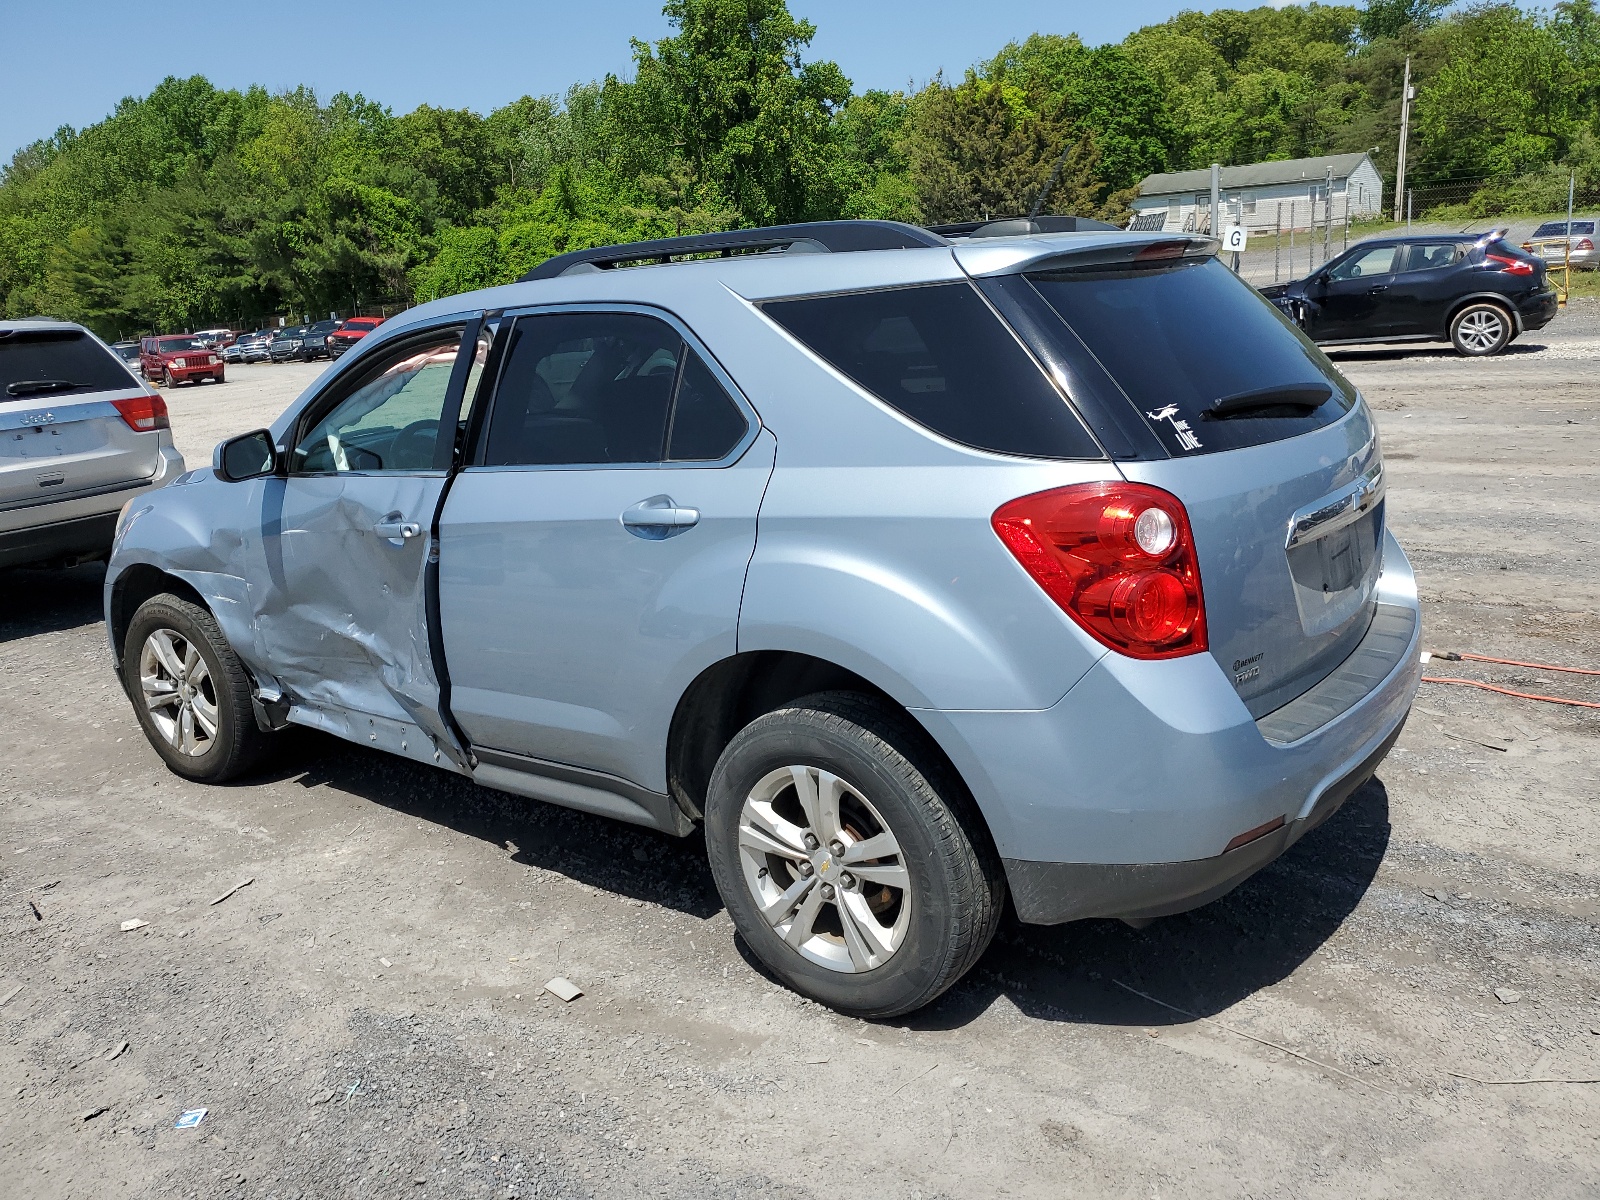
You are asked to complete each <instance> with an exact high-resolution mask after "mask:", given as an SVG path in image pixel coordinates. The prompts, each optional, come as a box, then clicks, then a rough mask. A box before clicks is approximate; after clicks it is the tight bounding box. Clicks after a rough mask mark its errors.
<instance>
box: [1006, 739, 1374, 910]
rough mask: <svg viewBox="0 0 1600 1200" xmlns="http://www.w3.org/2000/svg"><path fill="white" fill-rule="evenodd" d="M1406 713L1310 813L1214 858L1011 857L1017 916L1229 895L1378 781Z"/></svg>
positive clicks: (1172, 904)
mask: <svg viewBox="0 0 1600 1200" xmlns="http://www.w3.org/2000/svg"><path fill="white" fill-rule="evenodd" d="M1404 726H1405V716H1404V715H1402V716H1401V718H1400V723H1399V724H1398V725H1396V726H1395V727H1394V729H1393V730H1392V731H1391V732H1390V733H1389V735H1388V736H1387V737H1385V738H1384V740H1383V741H1382V742H1381V743H1380V744H1379V745H1378V747H1377V749H1375V750H1373V751H1372V753H1370V754H1369V755H1367V757H1366V758H1365V759H1363V760H1362V761H1361V763H1359V764H1358V765H1357V766H1356V767H1355V769H1354V770H1352V771H1349V772H1347V773H1346V774H1345V775H1343V776H1341V777H1340V778H1339V779H1337V780H1335V781H1334V782H1333V783H1332V784H1331V785H1329V786H1328V787H1327V788H1326V789H1324V791H1323V792H1322V793H1321V795H1319V796H1318V797H1317V798H1316V800H1315V802H1314V803H1313V804H1312V806H1311V808H1310V810H1309V811H1308V812H1307V813H1306V814H1305V815H1304V816H1297V817H1296V818H1295V819H1294V820H1293V821H1289V822H1286V823H1285V824H1283V825H1280V826H1279V827H1278V828H1277V829H1274V830H1272V831H1271V832H1270V833H1266V834H1264V835H1262V836H1261V837H1258V838H1256V839H1255V840H1254V841H1252V842H1247V843H1246V844H1245V845H1243V846H1240V847H1239V848H1238V849H1236V850H1229V851H1226V852H1224V853H1222V854H1218V855H1216V856H1215V857H1213V858H1199V859H1191V860H1190V861H1188V862H1175V863H1044V862H1034V861H1031V860H1028V859H1009V858H1008V859H1006V860H1004V861H1005V868H1006V877H1007V880H1008V882H1009V883H1010V885H1011V897H1012V901H1013V902H1014V903H1015V904H1016V907H1017V916H1018V917H1019V918H1020V919H1021V920H1023V921H1025V922H1027V923H1028V924H1030V925H1060V924H1062V923H1063V922H1066V921H1077V920H1082V919H1083V918H1085V917H1120V918H1122V919H1123V920H1129V921H1140V920H1149V919H1152V918H1155V917H1169V916H1172V915H1173V914H1175V913H1181V912H1188V911H1189V910H1190V909H1193V908H1199V907H1200V906H1201V905H1202V904H1209V903H1210V902H1211V901H1213V900H1216V899H1218V898H1219V897H1221V896H1225V895H1227V894H1228V893H1229V892H1231V891H1232V890H1233V889H1234V888H1236V887H1238V886H1239V885H1240V884H1241V883H1243V882H1244V881H1245V880H1246V879H1249V878H1250V876H1252V875H1254V874H1255V873H1256V872H1257V871H1259V870H1261V869H1262V868H1263V867H1265V866H1267V865H1268V864H1270V863H1271V862H1272V861H1273V860H1274V859H1276V858H1277V857H1278V856H1279V855H1281V854H1282V853H1283V852H1284V851H1285V850H1287V849H1288V848H1289V847H1290V846H1292V845H1294V844H1295V843H1296V842H1297V841H1299V840H1300V839H1301V838H1302V837H1304V836H1305V835H1306V834H1308V833H1310V832H1311V831H1312V830H1313V829H1315V828H1316V827H1317V826H1318V825H1320V824H1322V823H1323V822H1324V821H1326V820H1327V819H1328V818H1329V817H1331V816H1332V815H1333V814H1334V813H1336V812H1338V811H1339V808H1340V807H1341V806H1342V805H1343V804H1344V802H1345V801H1346V800H1348V799H1349V798H1350V797H1351V796H1352V795H1354V794H1355V792H1356V789H1357V788H1359V787H1360V786H1361V785H1362V784H1364V783H1366V782H1367V780H1369V779H1371V778H1372V775H1373V772H1374V771H1376V770H1377V769H1378V764H1379V763H1381V762H1382V761H1383V759H1384V757H1385V756H1386V755H1387V754H1388V753H1389V751H1390V749H1391V748H1392V747H1393V746H1394V744H1395V742H1396V740H1398V738H1399V737H1400V731H1401V729H1402V728H1404Z"/></svg>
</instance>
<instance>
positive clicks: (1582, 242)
mask: <svg viewBox="0 0 1600 1200" xmlns="http://www.w3.org/2000/svg"><path fill="white" fill-rule="evenodd" d="M1572 248H1573V249H1574V250H1593V249H1594V243H1593V242H1591V241H1590V240H1589V239H1588V238H1579V239H1578V243H1577V245H1575V246H1573V247H1572Z"/></svg>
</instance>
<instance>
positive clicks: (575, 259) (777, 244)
mask: <svg viewBox="0 0 1600 1200" xmlns="http://www.w3.org/2000/svg"><path fill="white" fill-rule="evenodd" d="M797 244H799V245H801V246H803V247H804V249H805V250H808V251H812V252H815V251H818V250H821V251H827V252H831V253H835V254H838V253H844V252H848V251H856V250H910V249H915V248H917V247H929V246H948V245H949V244H950V243H949V242H948V241H946V240H945V239H944V238H942V237H940V236H939V235H938V234H937V233H932V232H930V231H929V230H926V229H921V228H919V227H918V226H915V225H904V224H902V223H900V222H899V221H807V222H804V223H802V224H798V225H772V226H768V227H766V228H764V229H733V230H729V231H727V232H726V233H701V234H691V235H690V236H688V237H673V238H657V239H656V240H654V241H649V242H629V243H627V244H625V245H620V246H596V247H594V248H593V249H589V250H573V251H570V252H568V253H566V254H558V255H556V256H555V257H554V258H549V259H546V260H545V261H544V262H542V263H540V264H539V265H538V266H537V267H534V268H533V270H531V271H529V272H528V273H527V274H526V275H524V276H522V278H521V279H519V280H518V282H519V283H528V282H530V281H532V280H535V279H554V278H555V277H556V276H558V275H565V274H567V273H568V272H571V271H609V270H612V269H613V268H616V267H620V266H624V265H626V264H628V263H647V262H654V263H658V264H666V263H670V262H671V261H672V260H673V259H674V258H682V257H686V256H688V255H709V254H716V255H718V256H720V257H722V258H732V257H733V256H734V255H735V254H736V253H739V252H740V251H744V252H747V253H756V252H760V251H764V250H765V251H783V250H788V249H789V248H791V247H796V248H798V246H797Z"/></svg>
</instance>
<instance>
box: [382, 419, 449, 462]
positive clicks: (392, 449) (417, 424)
mask: <svg viewBox="0 0 1600 1200" xmlns="http://www.w3.org/2000/svg"><path fill="white" fill-rule="evenodd" d="M438 444H439V421H438V418H436V417H424V418H423V419H422V420H420V421H413V422H411V424H409V425H407V426H406V427H405V428H404V429H402V430H401V431H400V432H399V433H397V434H395V435H394V441H392V442H390V443H389V462H390V466H391V469H392V470H401V471H405V470H411V471H425V470H427V469H428V468H430V467H432V466H433V451H434V448H435V447H436V446H437V445H438Z"/></svg>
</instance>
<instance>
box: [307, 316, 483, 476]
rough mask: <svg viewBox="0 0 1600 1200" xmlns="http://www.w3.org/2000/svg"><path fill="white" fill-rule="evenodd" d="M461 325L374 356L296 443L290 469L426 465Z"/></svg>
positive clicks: (407, 468) (436, 437)
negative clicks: (343, 392)
mask: <svg viewBox="0 0 1600 1200" xmlns="http://www.w3.org/2000/svg"><path fill="white" fill-rule="evenodd" d="M461 332H462V331H461V330H460V329H459V328H458V329H449V330H440V331H439V332H438V333H436V334H434V335H432V336H430V337H424V338H422V339H419V340H408V341H406V342H405V343H404V344H403V345H400V346H396V347H394V348H392V349H389V350H385V351H383V352H382V353H380V354H379V355H378V356H376V358H375V359H374V361H373V362H371V363H370V364H368V365H367V366H366V367H365V368H364V369H361V370H360V371H359V373H358V374H357V376H356V378H355V379H354V380H353V381H352V384H353V387H352V390H350V391H348V392H346V393H345V394H344V396H343V398H342V399H340V400H339V401H337V402H336V403H335V404H334V407H333V408H332V409H331V410H330V411H328V412H327V413H326V414H325V415H323V416H322V417H321V418H320V419H319V420H318V421H317V422H316V424H314V425H313V426H312V427H311V428H310V429H308V430H307V431H306V433H305V435H304V436H303V437H302V438H301V439H300V441H299V442H298V444H296V446H295V448H294V451H293V453H292V454H291V456H290V462H289V470H290V471H291V473H294V474H298V475H310V474H320V473H324V472H330V471H339V472H343V471H360V472H370V471H427V470H432V469H433V465H434V460H435V451H436V450H437V448H438V444H439V436H440V431H439V422H440V420H441V418H442V415H443V412H444V400H445V392H446V391H447V390H448V389H449V385H450V372H451V369H452V368H453V367H454V366H455V361H456V354H457V353H458V352H459V350H460V348H461ZM452 432H453V431H452Z"/></svg>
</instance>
